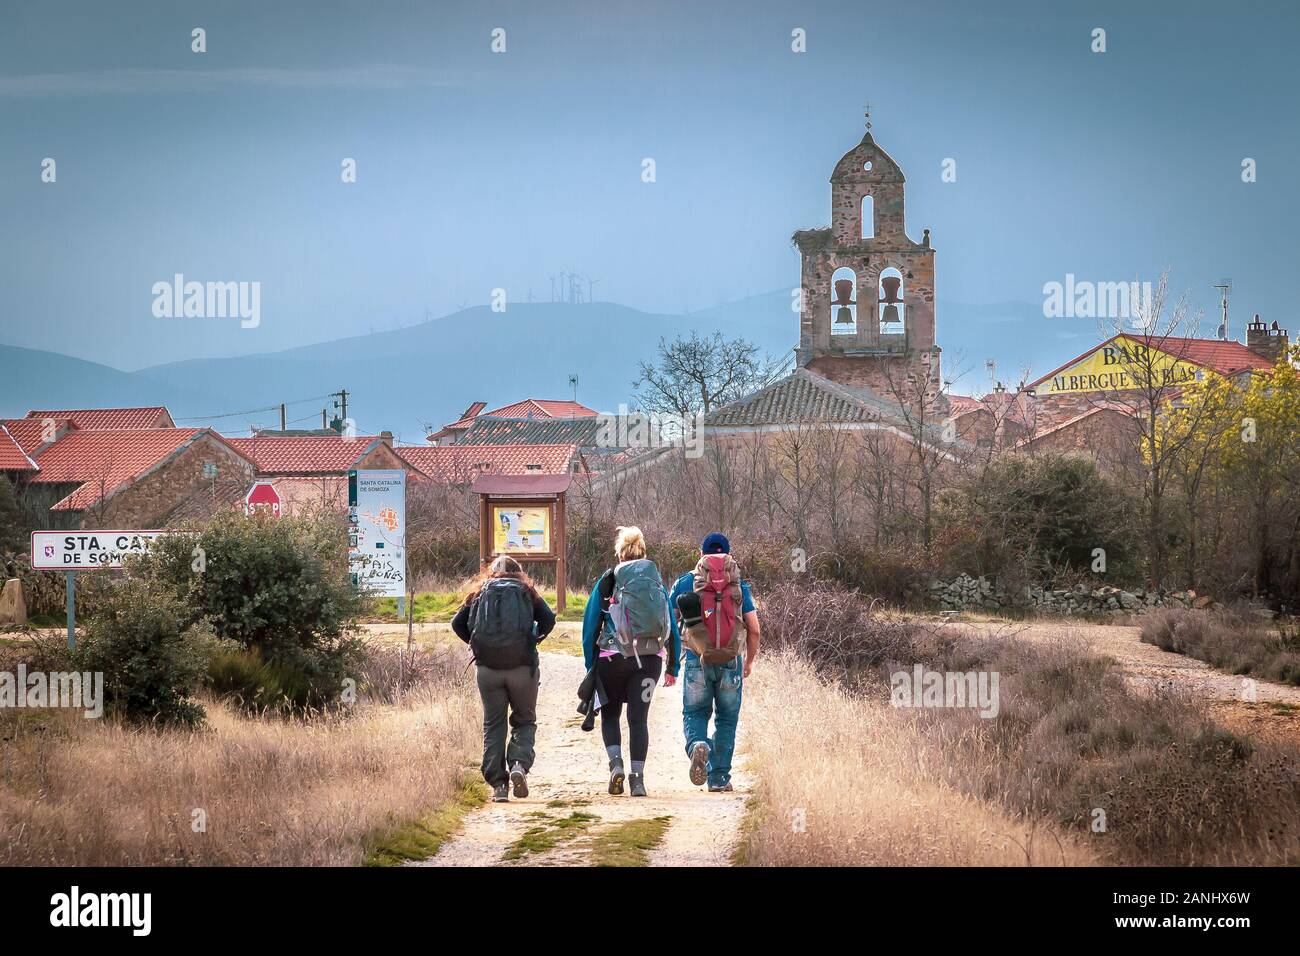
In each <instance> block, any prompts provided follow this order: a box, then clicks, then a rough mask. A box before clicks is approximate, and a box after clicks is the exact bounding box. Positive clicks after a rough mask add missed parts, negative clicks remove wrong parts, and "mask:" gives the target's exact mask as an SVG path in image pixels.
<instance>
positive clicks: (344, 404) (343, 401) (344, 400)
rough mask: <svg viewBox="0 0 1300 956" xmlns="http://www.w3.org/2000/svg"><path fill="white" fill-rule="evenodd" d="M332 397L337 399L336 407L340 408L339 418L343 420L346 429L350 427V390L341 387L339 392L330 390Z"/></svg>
mask: <svg viewBox="0 0 1300 956" xmlns="http://www.w3.org/2000/svg"><path fill="white" fill-rule="evenodd" d="M330 398H333V399H336V401H335V402H334V407H335V408H337V409H338V410H339V419H340V420H341V421H342V422H343V428H344V430H346V429H347V427H348V390H347V389H346V388H341V389H339V390H338V391H337V392H330Z"/></svg>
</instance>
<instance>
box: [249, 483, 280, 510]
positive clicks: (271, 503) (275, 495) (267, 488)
mask: <svg viewBox="0 0 1300 956" xmlns="http://www.w3.org/2000/svg"><path fill="white" fill-rule="evenodd" d="M257 511H270V512H271V515H272V517H275V518H278V517H280V494H279V492H277V491H276V490H275V487H274V486H273V485H272V484H271V483H270V482H269V481H259V482H257V483H256V484H254V485H253V487H252V488H250V489H249V492H248V494H247V495H246V496H245V497H244V513H245V514H250V515H251V514H253V513H255V512H257Z"/></svg>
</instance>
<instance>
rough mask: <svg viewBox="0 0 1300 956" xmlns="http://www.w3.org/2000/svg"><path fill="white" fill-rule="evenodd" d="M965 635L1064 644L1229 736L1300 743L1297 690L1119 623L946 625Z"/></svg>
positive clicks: (1299, 694)
mask: <svg viewBox="0 0 1300 956" xmlns="http://www.w3.org/2000/svg"><path fill="white" fill-rule="evenodd" d="M947 626H948V627H952V628H962V629H965V630H966V631H967V632H968V633H977V634H985V635H989V636H995V635H1001V636H1004V637H1012V636H1014V637H1016V638H1017V639H1020V640H1025V639H1027V640H1033V641H1043V642H1048V641H1062V640H1063V641H1067V642H1078V643H1081V644H1084V645H1086V646H1087V647H1088V648H1089V649H1090V650H1092V651H1094V652H1096V653H1098V654H1103V655H1105V656H1107V657H1110V658H1112V659H1113V660H1114V661H1115V662H1116V663H1117V664H1119V666H1120V667H1121V668H1123V670H1124V676H1125V678H1126V679H1127V680H1128V682H1129V684H1130V685H1131V686H1133V687H1135V688H1137V689H1139V690H1144V691H1147V692H1150V693H1165V694H1186V695H1188V696H1190V697H1191V698H1193V699H1195V700H1199V701H1201V702H1203V703H1205V704H1206V705H1207V707H1208V709H1209V713H1210V714H1211V716H1212V717H1213V718H1214V719H1215V720H1216V721H1217V722H1218V723H1220V724H1221V725H1223V726H1224V727H1226V728H1227V729H1229V730H1231V731H1233V732H1234V733H1239V734H1244V735H1247V736H1249V737H1253V738H1255V739H1256V740H1261V741H1276V742H1281V743H1288V744H1300V687H1292V686H1290V685H1289V684H1276V683H1273V682H1272V681H1266V680H1258V679H1251V682H1250V683H1247V678H1244V677H1240V676H1237V675H1234V674H1228V673H1225V672H1223V671H1221V670H1217V669H1216V668H1214V667H1211V666H1210V665H1209V664H1207V663H1205V662H1204V661H1201V660H1197V659H1196V658H1194V657H1188V656H1186V655H1185V654H1174V653H1171V652H1169V651H1162V650H1161V649H1160V648H1158V647H1156V646H1155V645H1154V644H1144V643H1142V640H1141V638H1140V637H1139V629H1138V628H1137V627H1136V626H1132V625H1120V624H1082V623H1079V624H1074V623H1069V622H1063V623H1032V624H1031V623H1024V622H1003V623H980V624H950V625H947Z"/></svg>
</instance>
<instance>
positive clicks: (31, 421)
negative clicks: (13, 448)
mask: <svg viewBox="0 0 1300 956" xmlns="http://www.w3.org/2000/svg"><path fill="white" fill-rule="evenodd" d="M0 425H3V426H4V427H5V428H6V429H7V430H8V432H9V435H10V437H12V438H13V440H14V441H15V442H17V443H18V447H19V448H21V449H22V450H23V451H24V452H26V453H27V454H28V455H33V456H34V455H35V454H36V453H37V452H38V451H40V449H41V448H43V447H45V446H46V445H49V444H51V443H53V442H54V441H55V440H57V439H58V437H59V436H60V435H61V434H63V433H64V432H66V431H69V430H71V428H72V427H73V426H72V423H71V422H70V421H68V419H66V418H59V419H55V421H54V426H53V428H50V427H49V420H48V419H44V418H5V419H0Z"/></svg>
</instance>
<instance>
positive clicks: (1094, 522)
mask: <svg viewBox="0 0 1300 956" xmlns="http://www.w3.org/2000/svg"><path fill="white" fill-rule="evenodd" d="M1136 516H1137V505H1136V503H1135V501H1134V498H1133V496H1132V494H1131V493H1130V492H1129V491H1128V489H1126V488H1125V487H1124V486H1122V485H1120V484H1119V483H1117V482H1115V481H1113V480H1111V479H1110V478H1107V477H1106V476H1104V475H1102V474H1101V473H1100V472H1099V471H1098V470H1097V466H1096V464H1095V463H1094V462H1092V461H1089V460H1087V459H1083V458H1078V457H1073V456H1061V455H1048V456H1044V457H1039V458H1026V457H1022V456H1019V455H1013V456H1009V457H1006V458H1000V459H996V460H994V461H993V462H991V463H990V464H989V466H988V467H987V468H986V469H984V470H983V471H981V472H978V473H976V474H973V475H971V476H969V477H967V478H966V479H964V480H963V481H961V482H960V483H959V484H958V485H956V486H955V487H952V488H947V489H944V490H943V491H942V492H940V494H939V495H938V497H937V499H936V502H935V523H936V531H937V535H936V551H937V552H938V553H940V554H942V555H944V556H945V557H944V562H943V563H944V564H945V565H946V567H945V568H944V569H943V570H945V571H947V572H950V573H956V572H961V571H965V572H967V573H969V574H971V575H976V576H978V575H989V576H995V577H999V578H1002V579H1003V580H1004V583H1007V584H1010V585H1012V586H1017V585H1020V584H1027V583H1039V584H1045V585H1050V584H1053V583H1055V582H1056V580H1057V579H1058V578H1061V579H1064V578H1063V576H1070V575H1073V574H1078V573H1080V572H1084V573H1092V564H1093V561H1094V552H1095V549H1097V548H1101V549H1103V550H1104V551H1105V554H1106V571H1105V572H1104V577H1105V580H1106V581H1108V582H1111V583H1117V582H1123V581H1125V580H1128V579H1131V578H1132V576H1133V575H1134V574H1135V573H1136V568H1137V561H1138V557H1139V556H1138V554H1137V553H1136V551H1135V546H1134V543H1133V542H1134V540H1135V539H1134V534H1133V529H1134V528H1135V527H1136V526H1137V517H1136Z"/></svg>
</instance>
